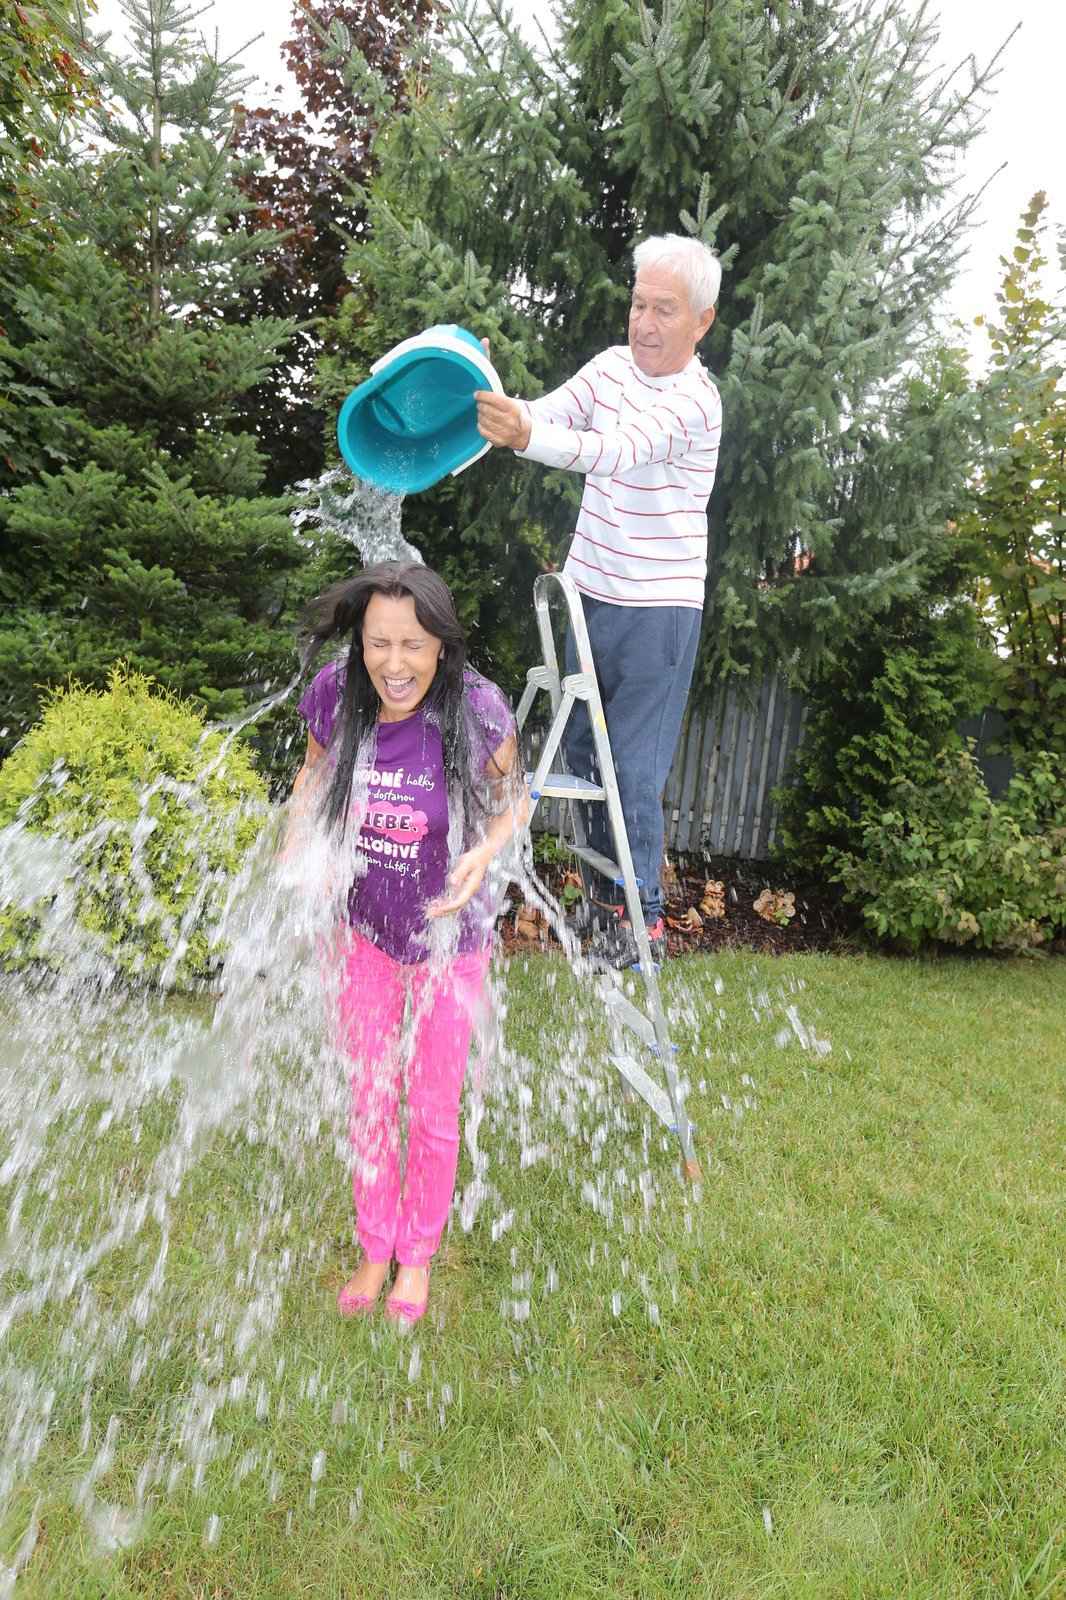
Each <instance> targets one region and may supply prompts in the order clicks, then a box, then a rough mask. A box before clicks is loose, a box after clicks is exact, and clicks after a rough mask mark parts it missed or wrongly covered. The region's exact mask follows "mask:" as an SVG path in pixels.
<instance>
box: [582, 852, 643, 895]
mask: <svg viewBox="0 0 1066 1600" xmlns="http://www.w3.org/2000/svg"><path fill="white" fill-rule="evenodd" d="M567 848H568V850H569V851H570V853H571V855H575V856H577V858H578V860H579V861H584V862H586V863H587V865H588V866H590V867H592V869H593V871H595V872H598V873H599V875H600V877H601V878H606V879H607V880H608V882H609V883H617V884H618V885H619V886H620V887H622V888H624V887H625V879H624V878H623V877H622V874H621V871H620V870H619V867H618V863H617V861H609V860H608V858H607V857H606V856H603V855H601V854H600V852H599V851H598V850H593V848H592V846H591V845H587V844H573V843H568V844H567ZM633 882H634V883H635V884H636V886H637V888H638V889H639V888H640V886H641V884H642V883H643V882H644V879H643V878H637V877H634V879H633Z"/></svg>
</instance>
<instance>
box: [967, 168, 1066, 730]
mask: <svg viewBox="0 0 1066 1600" xmlns="http://www.w3.org/2000/svg"><path fill="white" fill-rule="evenodd" d="M1046 205H1047V201H1046V198H1045V196H1044V195H1043V194H1042V193H1041V194H1036V195H1034V196H1033V199H1032V201H1031V203H1030V206H1029V209H1028V211H1027V212H1026V213H1025V214H1024V215H1023V217H1022V222H1021V227H1020V228H1019V230H1018V235H1017V241H1016V243H1015V246H1014V250H1013V253H1012V257H1011V259H1010V260H1009V261H1008V260H1006V259H1003V265H1004V267H1005V268H1006V272H1005V275H1004V278H1003V283H1002V286H1001V288H1000V291H999V294H998V295H997V301H998V305H999V321H998V322H996V323H989V324H987V332H988V338H989V348H990V355H991V367H990V371H989V375H988V377H987V378H986V379H985V380H984V383H983V384H982V399H983V402H984V407H985V413H986V423H987V426H986V432H987V447H986V448H987V455H986V457H985V459H984V460H982V462H981V463H980V466H979V472H978V478H977V486H976V495H975V499H974V504H973V506H972V509H971V510H970V511H969V513H968V514H967V516H966V517H964V518H963V520H962V525H961V532H962V534H963V536H964V537H965V538H966V539H967V540H968V541H969V543H970V550H971V560H972V562H973V565H974V568H975V570H976V572H977V574H978V581H977V585H976V594H975V598H976V600H977V603H978V605H979V607H980V610H981V615H982V617H983V619H984V622H985V626H986V628H987V630H988V634H989V638H990V640H991V642H992V644H993V645H994V648H995V652H996V655H995V659H996V667H997V673H996V677H997V682H996V684H995V693H996V696H997V699H998V703H999V705H1000V708H1001V709H1002V711H1003V713H1004V715H1005V716H1006V718H1007V722H1008V732H1007V741H1008V744H1009V746H1010V748H1011V749H1012V751H1013V752H1014V753H1015V754H1016V755H1018V756H1019V757H1021V758H1022V759H1024V758H1025V756H1026V754H1027V753H1029V752H1031V751H1034V750H1041V749H1046V750H1051V749H1063V748H1064V747H1066V385H1064V382H1063V358H1064V354H1066V307H1064V306H1063V305H1059V306H1055V305H1053V304H1051V303H1050V302H1049V301H1048V300H1047V299H1045V298H1044V294H1043V292H1042V289H1041V281H1040V280H1041V272H1042V269H1043V268H1044V266H1045V265H1046V261H1045V257H1044V255H1043V251H1042V248H1041V235H1042V233H1043V231H1044V226H1045V225H1044V224H1043V223H1042V222H1041V218H1042V216H1043V213H1044V210H1045V208H1046ZM982 321H983V319H981V318H978V322H979V323H981V322H982Z"/></svg>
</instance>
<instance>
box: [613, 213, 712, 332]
mask: <svg viewBox="0 0 1066 1600" xmlns="http://www.w3.org/2000/svg"><path fill="white" fill-rule="evenodd" d="M654 267H661V268H662V269H663V270H664V271H666V272H672V273H675V274H676V275H677V277H679V278H680V279H681V281H682V282H683V283H684V285H685V287H686V289H687V290H688V300H689V306H690V307H691V309H692V312H693V315H694V316H697V317H698V316H699V315H700V314H701V313H702V312H704V311H706V310H708V309H709V307H711V306H713V305H714V303H715V301H716V300H717V299H718V291H719V289H720V288H721V287H722V264H721V262H720V261H719V260H718V257H717V256H716V255H715V253H714V251H713V250H712V249H711V247H710V245H707V244H703V243H702V242H701V241H700V240H699V239H690V238H686V237H685V236H684V235H683V234H680V233H663V234H654V235H653V236H652V237H651V238H650V239H642V240H641V241H640V243H639V244H638V245H635V246H634V247H633V275H634V277H635V278H639V277H640V275H641V273H642V272H645V271H648V270H650V269H652V268H654Z"/></svg>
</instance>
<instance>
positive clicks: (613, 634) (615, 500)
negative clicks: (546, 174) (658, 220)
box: [477, 234, 722, 967]
mask: <svg viewBox="0 0 1066 1600" xmlns="http://www.w3.org/2000/svg"><path fill="white" fill-rule="evenodd" d="M633 264H634V269H635V281H634V287H633V299H632V304H631V307H630V312H629V346H628V349H627V348H626V347H625V346H622V345H618V346H615V347H614V348H612V349H610V350H606V351H604V352H603V354H602V355H598V356H596V357H595V358H594V359H593V360H592V361H590V362H588V364H587V365H586V366H584V367H582V368H581V370H580V372H578V373H577V374H576V375H575V376H574V377H573V378H571V379H570V381H569V383H565V384H563V386H562V388H560V389H556V390H555V391H554V392H553V393H552V394H549V395H546V396H545V397H544V398H543V399H541V400H532V401H528V402H527V401H522V400H514V399H511V398H509V397H508V396H506V395H496V394H490V393H488V392H486V391H480V392H479V393H478V395H477V407H478V428H479V431H480V432H481V434H482V436H483V438H485V439H487V440H488V441H489V442H490V444H494V445H497V446H501V447H509V448H510V449H512V450H514V451H516V452H517V454H518V455H520V456H521V457H522V458H523V460H526V461H538V462H540V463H542V464H543V465H544V466H549V467H565V468H568V469H569V470H571V471H573V472H581V473H583V474H584V475H585V490H584V494H583V496H582V500H581V509H580V511H579V512H578V518H577V528H576V530H575V533H574V537H573V541H572V543H571V545H570V552H569V554H568V556H567V559H566V564H565V569H564V570H565V571H566V572H568V573H569V574H570V576H571V577H572V578H573V580H574V583H575V584H576V585H577V587H578V589H579V590H580V591H581V595H582V605H583V608H584V612H585V617H586V621H587V623H588V630H589V638H590V640H591V643H592V652H593V656H594V658H595V661H596V675H597V678H598V680H599V685H600V695H601V698H602V701H603V709H604V714H605V716H606V719H607V731H608V734H609V736H610V740H611V751H612V753H613V756H614V761H615V767H616V770H617V774H618V786H619V789H620V791H621V797H622V812H623V815H624V816H625V820H626V831H627V833H628V835H629V845H630V849H631V851H632V855H633V863H634V867H635V870H636V873H637V876H638V877H639V878H641V879H642V880H643V887H642V888H641V891H640V896H641V910H642V911H643V914H644V920H645V923H646V924H647V928H648V936H649V938H650V940H651V945H652V953H653V955H654V956H656V958H659V959H661V957H662V955H663V954H665V949H666V940H665V935H664V929H663V922H662V902H661V898H660V892H659V869H660V865H661V862H662V852H663V810H662V791H663V786H664V784H665V782H666V779H667V775H668V773H669V771H670V764H671V762H672V760H673V756H674V750H675V748H676V745H677V737H678V734H679V732H680V729H681V719H682V715H683V713H684V709H685V701H686V699H687V697H688V690H689V685H690V683H691V681H692V669H693V666H694V663H695V659H696V646H697V644H698V642H699V632H700V617H701V614H702V608H703V595H704V585H705V581H706V577H707V514H706V512H707V500H708V497H709V495H710V492H711V487H712V485H713V483H714V474H715V469H716V467H717V464H718V441H719V436H720V433H721V424H722V406H721V401H720V400H719V397H718V391H717V389H716V388H715V386H714V384H713V383H712V382H711V380H710V378H709V377H708V376H707V373H706V371H705V370H704V367H703V365H702V363H701V362H700V361H699V360H698V359H697V357H696V346H697V345H698V343H699V341H700V340H701V339H702V338H703V335H704V334H705V333H706V332H707V329H708V328H709V327H710V325H711V323H712V322H713V321H714V302H715V300H716V299H717V297H718V289H719V285H720V283H721V268H720V266H719V264H718V260H717V257H716V256H715V255H714V254H713V253H712V252H711V250H710V249H708V247H707V246H706V245H703V244H701V243H700V242H699V241H698V240H696V239H686V238H682V237H680V236H678V235H677V234H667V235H665V236H664V237H658V238H651V239H645V240H644V241H643V242H642V243H640V244H638V245H637V247H636V248H635V250H634V251H633ZM567 670H568V671H569V672H576V671H577V670H578V669H577V661H576V658H575V655H574V651H573V643H572V640H570V639H568V640H567ZM565 750H566V757H567V761H568V762H569V765H570V769H571V771H573V772H574V773H576V774H577V775H578V776H580V777H590V778H596V776H597V774H596V772H595V762H594V756H593V745H592V733H591V729H590V728H589V725H588V718H587V717H586V716H585V715H584V710H583V708H578V709H577V710H576V711H575V713H574V715H573V716H572V718H571V721H570V725H569V727H568V730H567V737H566V740H565ZM604 809H605V808H604V807H603V806H601V805H593V806H591V807H590V808H589V812H590V815H589V825H588V836H589V842H590V844H592V845H593V846H594V847H595V848H596V849H598V850H600V851H601V852H602V853H603V854H605V855H607V856H608V857H613V853H614V847H613V842H612V841H611V838H610V832H609V829H608V827H607V823H606V818H605V816H604V814H603V813H604ZM592 894H593V900H592V904H591V905H586V906H584V907H583V908H582V913H583V915H582V918H581V920H580V921H579V923H578V926H577V929H576V931H578V932H595V933H596V935H597V938H596V942H595V949H596V950H597V952H598V953H599V954H600V955H601V956H602V957H603V958H604V959H605V960H606V961H607V962H609V963H610V964H611V965H612V966H616V967H625V966H629V965H631V964H632V963H633V962H635V961H636V959H637V949H636V941H635V939H634V937H633V933H632V930H631V928H630V927H629V926H628V924H627V923H626V922H625V920H624V919H623V918H622V916H621V912H622V911H623V910H624V907H622V906H619V905H617V904H616V902H617V899H618V890H617V887H616V886H615V885H613V884H610V883H608V882H607V881H606V880H605V879H602V878H598V877H597V878H594V880H593V885H592Z"/></svg>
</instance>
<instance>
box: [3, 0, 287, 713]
mask: <svg viewBox="0 0 1066 1600" xmlns="http://www.w3.org/2000/svg"><path fill="white" fill-rule="evenodd" d="M123 8H124V10H125V13H126V16H127V19H128V22H129V27H130V44H129V54H128V56H119V55H116V54H114V53H112V52H111V51H110V50H109V49H108V48H107V47H106V45H105V44H100V45H99V46H98V48H97V50H96V54H95V60H94V76H95V78H96V80H97V81H98V83H99V84H100V86H101V95H100V103H99V105H98V107H97V108H96V110H95V111H94V112H93V113H92V117H91V122H92V141H91V142H86V141H84V140H83V141H82V142H80V143H78V144H73V143H72V144H71V145H70V147H69V148H68V150H67V151H66V152H65V154H64V158H63V159H62V160H56V161H54V162H53V163H51V164H50V165H49V166H48V168H47V169H46V170H45V171H43V172H42V173H41V174H40V184H41V194H42V197H43V203H44V204H45V206H46V207H47V209H48V213H49V215H50V216H51V217H52V218H53V219H54V223H55V238H54V243H53V248H52V253H51V257H50V266H49V274H48V278H47V280H46V281H42V282H29V283H26V284H25V285H23V287H22V289H21V290H20V292H19V294H18V296H17V309H18V314H19V319H20V324H19V325H20V330H21V332H20V337H19V340H18V343H17V346H16V347H13V348H12V350H11V351H10V352H9V355H10V359H11V361H12V364H13V366H14V368H15V370H16V372H17V375H18V376H19V378H20V380H21V381H22V382H24V383H25V384H27V385H29V386H31V387H32V389H33V391H34V392H35V393H34V398H32V399H31V400H29V401H28V402H27V407H26V416H27V424H26V425H27V426H29V427H31V428H32V431H33V434H34V437H35V440H36V444H37V452H38V455H37V461H36V463H35V464H34V466H33V468H32V470H27V469H25V468H22V469H20V467H19V465H18V463H9V464H7V466H6V467H5V466H3V465H2V464H0V477H2V478H3V484H2V487H3V488H4V489H5V490H6V493H5V494H4V495H3V497H2V498H0V601H2V604H3V610H2V612H0V681H2V682H3V684H4V705H3V707H2V720H3V722H4V723H6V725H7V726H6V736H5V744H6V745H10V743H11V742H12V740H13V739H14V738H15V737H17V736H18V734H19V733H20V732H21V731H23V730H24V729H25V727H26V726H27V724H28V723H29V722H30V721H31V720H32V718H33V715H34V712H35V709H36V705H37V702H38V695H39V689H40V686H41V685H43V684H49V683H56V682H58V681H61V680H63V679H64V678H66V677H67V676H68V674H73V675H75V676H77V677H79V678H81V679H82V680H83V681H84V682H86V683H87V684H95V685H99V684H101V683H103V682H104V681H105V680H106V677H107V674H108V670H109V668H110V666H111V664H112V663H113V662H114V661H115V660H116V659H117V658H119V657H122V658H125V659H126V660H127V661H128V662H129V663H130V664H131V665H132V666H133V667H135V668H137V669H139V670H141V671H144V672H147V673H149V674H151V675H152V676H154V677H155V678H156V679H157V680H159V681H160V682H161V683H163V684H165V685H166V686H167V687H168V688H171V689H174V690H177V691H180V692H181V693H183V694H186V695H190V696H193V697H194V698H195V699H196V700H198V701H199V702H201V703H202V704H203V705H204V706H205V707H206V708H207V709H208V711H210V712H211V713H212V714H228V713H233V712H236V711H238V710H239V709H240V708H242V707H243V706H244V705H245V704H246V703H247V701H248V698H249V696H250V695H251V696H254V695H256V694H258V693H260V692H261V691H262V686H263V682H264V680H266V679H270V678H272V677H274V676H275V675H276V674H277V673H278V672H279V671H280V670H283V669H287V667H288V665H289V663H290V660H291V640H290V635H289V632H288V629H281V630H278V629H276V627H275V624H276V622H277V620H278V618H279V616H280V614H281V612H282V610H283V608H284V606H285V604H286V599H287V594H288V586H289V584H290V582H291V577H292V574H293V572H294V571H295V569H296V568H297V567H298V566H299V564H300V562H301V560H302V550H301V547H300V545H299V544H298V542H297V541H296V539H295V537H294V534H293V531H292V528H291V526H290V523H289V520H288V517H287V516H286V515H285V513H284V508H283V507H282V506H281V505H280V503H278V502H273V501H270V500H266V499H263V498H262V497H261V495H260V485H261V481H262V477H263V459H262V454H261V451H260V449H259V447H258V445H257V443H256V441H255V439H254V437H253V436H252V435H251V434H250V433H249V432H248V431H247V430H246V428H245V427H244V425H243V424H242V423H241V421H240V409H241V404H242V399H243V397H244V396H245V395H246V394H247V392H248V391H249V390H250V389H252V388H253V387H254V386H255V385H257V384H260V383H262V382H263V381H265V379H266V378H267V377H268V375H269V374H270V372H271V371H272V369H273V367H274V365H275V363H276V361H277V352H278V351H279V349H280V348H281V347H282V346H283V344H284V343H285V341H286V340H287V339H288V338H289V337H290V335H291V332H292V325H291V323H290V322H288V321H287V320H286V319H284V318H280V317H259V318H252V319H249V320H244V321H240V322H238V321H234V320H231V316H232V313H233V311H234V309H235V308H237V307H239V306H240V304H241V302H242V299H243V297H244V296H245V294H246V293H247V292H248V290H249V288H250V286H251V285H252V284H253V283H254V282H255V280H256V277H257V275H258V274H259V273H260V272H261V270H262V267H261V265H260V264H259V262H257V255H259V254H260V253H261V251H262V249H263V247H264V245H265V242H266V241H265V240H264V238H262V237H261V236H258V235H255V234H249V233H248V232H247V231H246V230H244V229H243V228H241V227H238V226H235V221H236V219H237V218H239V216H240V214H241V210H242V205H243V203H244V202H243V201H242V198H241V196H240V194H239V193H238V191H237V188H236V176H237V168H236V167H235V163H234V156H233V152H232V142H231V141H232V126H233V115H234V114H233V105H234V102H235V100H236V99H237V97H238V95H239V93H240V89H241V87H242V83H241V80H240V79H239V77H238V75H237V73H236V70H235V68H234V67H233V65H232V64H231V63H228V62H225V61H220V60H219V59H218V58H217V55H216V54H214V53H212V52H211V51H210V50H208V49H207V47H206V46H205V45H204V43H203V41H202V40H201V39H200V38H199V37H198V36H197V35H196V33H195V31H194V30H193V28H192V26H191V25H192V23H193V22H194V20H195V13H193V12H192V11H190V10H188V9H186V8H184V7H182V6H180V5H179V4H177V3H176V0H123Z"/></svg>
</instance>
